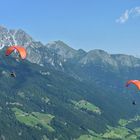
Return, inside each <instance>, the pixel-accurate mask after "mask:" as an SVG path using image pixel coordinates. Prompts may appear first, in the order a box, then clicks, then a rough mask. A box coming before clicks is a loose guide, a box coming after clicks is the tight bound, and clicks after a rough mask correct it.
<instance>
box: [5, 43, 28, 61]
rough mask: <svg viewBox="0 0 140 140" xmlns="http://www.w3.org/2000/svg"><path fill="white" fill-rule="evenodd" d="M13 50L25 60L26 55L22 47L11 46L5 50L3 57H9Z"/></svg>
mask: <svg viewBox="0 0 140 140" xmlns="http://www.w3.org/2000/svg"><path fill="white" fill-rule="evenodd" d="M14 50H16V51H17V52H18V53H19V54H20V57H21V59H25V58H26V55H27V53H26V50H25V48H24V47H22V46H11V47H9V48H8V49H7V50H6V52H5V55H6V56H9V55H10V54H11V53H12V52H13V51H14Z"/></svg>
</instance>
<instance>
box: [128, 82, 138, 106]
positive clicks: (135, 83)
mask: <svg viewBox="0 0 140 140" xmlns="http://www.w3.org/2000/svg"><path fill="white" fill-rule="evenodd" d="M130 84H133V85H135V86H136V87H137V89H138V90H140V80H129V81H128V82H127V83H126V87H129V86H130ZM132 104H133V105H136V101H135V100H133V102H132Z"/></svg>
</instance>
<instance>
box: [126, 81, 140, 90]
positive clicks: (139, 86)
mask: <svg viewBox="0 0 140 140" xmlns="http://www.w3.org/2000/svg"><path fill="white" fill-rule="evenodd" d="M130 84H134V85H135V86H136V87H137V88H138V89H139V90H140V81H139V80H129V81H128V82H127V83H126V87H128V86H129V85H130Z"/></svg>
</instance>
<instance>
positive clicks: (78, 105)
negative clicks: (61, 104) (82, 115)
mask: <svg viewBox="0 0 140 140" xmlns="http://www.w3.org/2000/svg"><path fill="white" fill-rule="evenodd" d="M72 103H74V105H75V107H76V108H78V109H85V110H86V111H91V112H94V113H96V114H101V110H100V109H99V107H97V106H95V105H94V104H92V103H90V102H88V101H86V100H80V101H78V102H76V101H72Z"/></svg>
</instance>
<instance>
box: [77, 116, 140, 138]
mask: <svg viewBox="0 0 140 140" xmlns="http://www.w3.org/2000/svg"><path fill="white" fill-rule="evenodd" d="M139 120H140V116H138V115H137V116H135V117H134V118H132V119H129V120H124V119H120V120H119V122H118V126H116V127H111V126H107V130H106V132H105V133H103V134H97V133H95V132H94V131H92V130H89V135H81V136H80V137H79V138H78V139H77V140H108V139H112V140H116V139H118V140H139V138H138V136H140V127H137V128H135V129H133V130H130V129H129V128H127V125H128V124H131V123H133V122H136V121H139Z"/></svg>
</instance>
